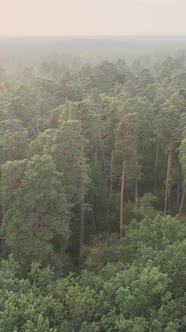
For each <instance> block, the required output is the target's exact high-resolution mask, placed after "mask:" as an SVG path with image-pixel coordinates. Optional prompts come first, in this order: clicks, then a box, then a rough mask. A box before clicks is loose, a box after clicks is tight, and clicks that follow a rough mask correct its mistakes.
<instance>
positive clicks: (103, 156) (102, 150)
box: [101, 144, 107, 178]
mask: <svg viewBox="0 0 186 332" xmlns="http://www.w3.org/2000/svg"><path fill="white" fill-rule="evenodd" d="M101 155H102V163H103V173H104V177H105V178H106V176H107V175H106V164H105V151H104V147H103V144H102V146H101Z"/></svg>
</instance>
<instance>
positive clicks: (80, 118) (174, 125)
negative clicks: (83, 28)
mask: <svg viewBox="0 0 186 332" xmlns="http://www.w3.org/2000/svg"><path fill="white" fill-rule="evenodd" d="M35 42H36V41H35ZM1 43H2V41H1ZM32 43H33V41H32V42H30V44H29V43H28V44H29V47H28V54H29V48H32V51H33V53H34V49H33V44H32ZM37 43H38V41H37ZM45 43H46V41H45ZM45 43H44V42H43V44H42V42H41V45H40V44H37V47H39V49H40V51H39V52H38V51H37V52H36V54H37V56H35V55H31V54H30V57H29V56H28V54H27V52H26V48H25V57H24V54H23V55H22V56H23V61H21V58H20V54H19V52H20V50H19V52H18V54H17V55H16V52H15V58H14V57H13V56H12V57H11V56H10V58H7V57H6V56H4V55H7V54H8V52H9V49H10V48H14V50H15V45H13V44H11V42H10V41H9V42H7V43H6V47H5V46H3V52H2V54H1V55H0V166H1V170H0V197H1V198H0V258H1V259H0V280H1V283H0V294H1V297H0V332H1V331H2V332H6V331H7V332H9V331H12V332H15V331H25V332H37V331H39V332H42V331H43V332H46V331H50V332H58V331H59V332H60V331H64V332H72V331H81V332H91V331H92V332H93V331H95V332H96V331H97V332H99V331H100V332H101V331H103V332H104V331H105V332H109V331H110V332H113V331H118V332H122V331H126V332H130V331H131V332H132V331H133V332H148V331H149V332H150V331H152V332H153V331H154V332H161V331H162V332H163V331H165V332H176V331H180V332H184V331H186V316H185V313H186V298H185V291H186V260H185V256H186V206H185V201H186V197H185V196H186V60H185V51H184V49H183V50H182V51H178V45H177V43H178V44H179V43H180V40H179V41H177V43H175V44H174V43H173V44H171V49H172V51H170V52H169V53H168V52H167V53H168V54H167V53H166V54H165V52H164V47H163V44H162V41H161V42H160V44H161V47H160V46H157V44H156V43H157V42H156V43H155V44H153V45H154V50H156V49H158V50H159V53H157V52H152V49H151V52H149V48H148V50H147V52H145V51H143V52H144V54H141V53H142V51H141V50H142V45H143V44H141V48H140V47H139V46H138V51H136V52H135V50H134V44H133V43H134V41H131V44H130V43H129V44H130V47H129V49H128V52H127V51H126V52H124V50H125V46H126V44H125V43H126V41H125V43H124V44H123V43H122V42H121V41H120V42H119V41H118V43H116V44H117V47H119V49H118V48H117V47H115V48H112V49H113V50H114V52H115V53H114V54H113V53H109V51H108V50H109V47H110V46H109V47H108V45H109V43H111V41H108V40H107V41H105V44H104V45H107V47H108V48H107V47H106V48H105V49H104V47H103V45H101V42H100V41H97V43H98V44H99V45H101V46H99V47H100V50H102V54H101V53H100V57H99V56H98V54H97V53H99V52H98V50H97V51H95V52H93V53H92V57H90V56H89V52H90V53H91V47H92V49H93V48H94V45H95V44H94V43H95V41H92V44H91V41H89V43H88V44H86V41H83V42H82V41H81V43H82V44H83V45H84V48H83V49H84V51H85V50H86V47H85V45H89V44H90V45H91V47H90V49H89V52H87V54H86V56H83V57H82V56H81V55H80V50H79V48H81V43H80V44H79V45H77V43H75V42H74V44H73V41H71V44H70V45H71V47H72V48H73V52H71V48H70V49H69V52H71V55H68V54H67V53H63V52H62V49H64V50H65V47H66V48H67V49H68V47H67V46H68V45H69V44H68V42H67V41H66V42H65V41H63V43H62V44H60V48H59V41H58V43H57V42H56V43H57V44H55V43H54V41H53V42H51V41H50V40H48V41H47V45H46V44H45ZM50 43H51V44H50ZM146 43H147V41H146ZM48 44H49V45H51V54H52V56H51V54H50V55H49V53H48V56H47V55H46V49H48ZM54 44H55V45H58V46H56V49H57V50H58V52H57V53H55V52H54V50H53V48H52V45H53V47H54ZM147 44H148V43H147ZM131 45H133V46H132V47H131ZM173 46H174V47H173ZM148 47H149V46H148ZM158 47H159V48H158ZM183 48H184V47H183ZM143 50H144V48H143ZM173 50H174V51H173ZM175 50H176V51H175ZM52 52H53V53H52ZM78 52H79V53H78ZM104 52H105V53H106V54H105V53H104ZM124 53H125V54H124ZM3 54H4V55H3ZM124 55H125V56H124ZM19 61H20V62H21V65H20V66H19Z"/></svg>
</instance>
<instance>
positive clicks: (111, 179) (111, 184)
mask: <svg viewBox="0 0 186 332" xmlns="http://www.w3.org/2000/svg"><path fill="white" fill-rule="evenodd" d="M112 189H113V151H112V152H111V160H110V194H112Z"/></svg>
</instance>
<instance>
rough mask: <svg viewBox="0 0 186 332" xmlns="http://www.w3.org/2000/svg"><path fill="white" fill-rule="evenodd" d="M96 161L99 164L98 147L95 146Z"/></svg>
mask: <svg viewBox="0 0 186 332" xmlns="http://www.w3.org/2000/svg"><path fill="white" fill-rule="evenodd" d="M94 161H95V162H97V161H98V147H97V146H95V148H94Z"/></svg>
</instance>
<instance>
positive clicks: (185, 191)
mask: <svg viewBox="0 0 186 332" xmlns="http://www.w3.org/2000/svg"><path fill="white" fill-rule="evenodd" d="M185 193H186V189H185V187H184V189H183V194H182V199H181V204H180V209H179V218H181V214H182V210H183V203H184V200H185Z"/></svg>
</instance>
